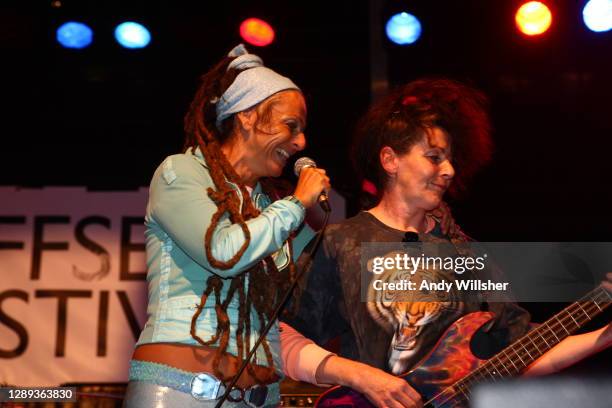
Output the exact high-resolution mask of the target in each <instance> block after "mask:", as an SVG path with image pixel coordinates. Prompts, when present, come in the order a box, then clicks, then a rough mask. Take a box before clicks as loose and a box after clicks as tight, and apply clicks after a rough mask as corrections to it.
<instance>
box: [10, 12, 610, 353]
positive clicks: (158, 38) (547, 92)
mask: <svg viewBox="0 0 612 408" xmlns="http://www.w3.org/2000/svg"><path fill="white" fill-rule="evenodd" d="M519 3H520V2H518V1H514V0H499V1H497V0H496V1H490V0H462V1H452V0H447V1H444V0H415V1H411V2H403V1H382V0H381V1H380V2H376V1H374V0H372V1H370V2H368V1H349V0H336V1H301V2H296V1H279V0H274V1H261V2H251V1H248V2H247V1H244V2H239V1H229V0H228V1H225V2H221V1H215V2H209V1H193V2H189V1H177V0H172V1H171V0H147V1H145V0H140V1H128V0H105V1H99V0H60V1H59V2H57V1H56V2H53V1H51V0H44V1H42V0H41V1H34V0H30V1H27V0H19V1H18V0H3V1H2V3H1V4H0V56H1V57H0V58H1V61H2V62H1V64H0V98H1V99H0V100H2V105H3V106H2V110H1V112H2V113H1V114H0V115H1V118H2V120H1V121H0V136H1V140H2V147H1V149H0V151H1V152H2V160H0V185H18V186H30V187H36V186H48V185H75V186H87V187H89V188H91V189H102V190H117V189H119V190H123V189H134V188H137V187H139V186H145V185H147V184H148V181H149V178H150V176H151V174H152V172H153V170H154V169H155V167H156V166H157V165H158V163H159V162H160V161H161V160H162V159H163V158H164V157H165V156H166V155H168V154H172V153H175V152H177V151H179V150H180V148H181V146H182V115H183V114H184V112H185V110H186V109H187V106H188V104H189V101H190V99H191V96H192V95H193V93H194V91H195V87H196V83H197V77H198V75H199V74H201V73H202V72H204V71H205V70H206V69H208V68H209V67H210V66H211V65H212V64H213V63H214V62H215V61H217V60H218V59H219V58H220V57H221V56H222V55H223V54H225V53H226V52H227V51H228V50H229V49H231V48H232V47H233V46H234V45H236V44H237V43H239V42H240V41H241V40H240V37H239V34H238V25H239V24H240V22H241V21H242V20H243V19H245V18H247V17H260V18H263V19H265V20H267V21H268V22H270V23H271V24H272V25H273V26H274V27H275V29H276V36H277V38H276V41H275V42H274V43H273V44H272V45H271V46H269V47H265V48H257V47H250V49H251V50H252V51H253V52H255V53H257V54H259V55H261V56H262V57H263V59H264V61H265V62H266V63H267V65H269V66H271V67H273V68H275V69H277V70H278V71H279V72H281V73H284V74H286V75H288V76H290V77H291V78H293V79H294V80H295V82H296V83H298V84H299V85H300V86H301V87H302V88H303V90H304V92H305V94H306V96H307V101H308V109H309V118H308V127H307V138H308V144H309V146H308V149H307V151H305V152H304V154H305V155H308V156H312V157H313V158H315V159H316V160H317V162H318V163H320V166H321V167H324V168H326V169H328V171H329V173H330V174H331V177H332V183H333V185H334V186H335V188H336V189H337V190H338V191H340V192H341V193H342V194H343V195H345V197H346V198H347V200H348V201H349V208H348V211H349V214H354V213H355V212H356V211H357V210H358V204H357V202H358V200H357V197H358V195H359V186H358V185H357V184H356V182H355V177H354V174H353V172H352V170H351V167H350V164H349V160H348V158H347V148H348V144H349V140H350V134H351V131H352V128H353V126H354V124H355V122H356V120H357V119H358V117H359V116H360V115H361V114H362V113H363V112H364V111H365V110H366V108H367V106H368V104H369V102H370V98H371V95H370V78H371V69H372V67H380V66H381V64H382V61H377V60H376V58H378V57H380V56H381V55H382V56H384V57H385V58H386V64H387V67H388V68H387V69H386V72H387V75H388V80H389V82H390V84H391V85H394V84H400V83H404V82H406V81H409V80H412V79H415V78H419V77H422V76H446V77H450V78H455V79H458V80H462V81H465V82H467V83H470V84H472V85H474V86H476V87H478V88H480V89H482V90H483V91H484V92H485V93H486V94H487V95H488V97H489V99H490V111H491V115H492V119H493V125H494V140H495V145H496V150H495V156H494V161H493V163H492V164H491V165H490V166H489V167H488V168H486V169H485V170H484V171H483V172H482V173H481V174H480V175H479V176H477V177H476V179H475V180H474V182H473V183H472V186H471V188H470V190H469V191H468V193H467V194H466V195H465V197H462V198H461V199H460V200H459V199H457V200H456V199H451V200H450V202H451V204H452V206H453V209H454V212H455V215H456V218H457V219H458V221H459V222H460V224H461V225H462V226H463V227H464V229H465V230H466V231H467V232H468V233H469V234H470V235H472V236H473V237H475V238H476V239H479V240H482V241H538V240H542V241H610V240H611V234H612V216H611V215H610V208H612V193H611V192H610V182H609V178H610V175H611V171H610V170H611V169H612V164H611V163H612V160H611V158H610V147H611V145H612V144H611V143H610V138H611V137H612V108H611V103H610V95H612V76H611V75H610V72H612V53H611V52H610V51H611V50H612V47H611V45H612V34H611V33H610V32H608V33H602V34H596V33H592V32H590V31H589V30H588V29H587V28H586V27H585V26H584V24H583V23H582V20H581V19H582V17H581V8H582V7H583V5H584V3H585V1H558V0H557V1H552V0H551V1H549V2H547V3H548V4H549V6H550V7H551V9H552V11H553V26H552V27H551V29H550V30H549V32H547V33H546V34H545V35H543V36H541V37H539V38H526V37H524V36H522V35H521V34H519V33H518V32H517V31H516V29H515V27H514V12H515V10H516V9H517V7H518V5H519ZM58 5H59V7H58ZM377 5H378V6H379V8H380V12H381V15H380V17H379V18H376V17H374V18H373V17H372V10H373V9H376V8H377ZM404 10H405V11H408V12H411V13H413V14H415V15H418V16H419V18H420V19H421V22H422V23H423V35H422V37H421V39H420V41H419V42H418V43H417V44H415V45H413V46H409V47H400V46H396V45H393V44H391V43H389V42H388V41H387V40H386V39H384V38H383V39H382V41H381V43H382V46H381V47H378V48H377V49H375V50H373V49H372V48H371V46H370V42H371V33H370V25H371V23H372V22H374V24H375V25H378V26H380V27H383V26H384V23H385V21H386V19H387V18H388V17H389V16H390V15H391V14H392V13H394V12H397V11H404ZM68 19H75V20H80V21H83V22H86V23H88V24H89V25H90V26H91V27H92V28H93V29H94V31H95V34H94V43H93V44H92V45H91V46H90V47H89V48H87V49H84V50H82V51H74V50H67V49H63V48H61V47H60V46H59V45H58V44H57V42H56V41H55V29H56V28H57V27H58V26H59V24H60V23H62V22H64V21H66V20H68ZM125 20H136V21H140V22H143V23H145V24H146V25H147V26H148V27H149V29H150V31H151V33H152V36H153V40H152V42H151V44H150V46H149V47H148V48H146V49H143V50H138V51H130V50H125V49H122V48H120V47H119V46H118V45H117V44H116V43H115V41H114V39H113V36H112V32H113V28H114V26H115V25H116V24H117V23H119V22H121V21H125ZM380 35H383V34H382V32H381V34H380ZM371 55H374V56H375V57H374V60H372V58H371ZM376 56H378V57H376ZM289 177H291V176H290V175H289ZM529 308H530V309H531V310H532V311H533V312H534V314H535V316H536V320H540V321H541V320H542V319H543V318H544V317H545V316H546V315H548V314H549V313H550V312H552V311H553V308H552V307H551V308H549V307H546V308H544V307H538V306H537V305H530V307H529ZM606 356H607V357H609V356H610V353H607V354H606Z"/></svg>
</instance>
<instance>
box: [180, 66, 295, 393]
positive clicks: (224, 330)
mask: <svg viewBox="0 0 612 408" xmlns="http://www.w3.org/2000/svg"><path fill="white" fill-rule="evenodd" d="M232 60H233V58H230V57H226V58H224V59H223V60H221V61H220V62H219V63H218V64H217V65H215V66H214V67H213V68H212V69H211V70H210V71H208V72H207V73H206V74H204V75H203V76H202V77H201V83H200V86H199V88H198V90H197V92H196V95H195V97H194V99H193V101H192V102H191V106H190V109H189V111H188V112H187V114H186V116H185V121H184V126H185V145H184V149H185V151H187V150H189V149H195V148H199V149H200V150H201V152H202V154H203V155H204V159H205V160H206V164H207V165H208V167H209V170H210V175H211V178H212V180H213V182H214V185H215V188H214V189H213V188H208V190H207V191H206V192H204V191H203V192H202V193H203V194H208V196H209V197H210V198H211V199H212V200H213V201H214V202H215V204H216V205H217V211H216V212H215V214H213V216H212V220H211V223H210V226H209V227H208V230H207V231H206V234H205V236H204V237H202V245H203V246H204V248H205V252H206V257H207V259H208V262H209V263H210V265H211V266H212V267H214V268H218V269H222V270H224V269H229V268H231V267H233V266H234V265H235V264H236V263H237V262H238V260H240V258H241V257H242V255H243V254H244V252H245V251H246V249H247V247H248V246H249V244H250V242H251V238H252V237H251V234H250V231H249V229H248V228H247V225H246V221H247V220H249V219H251V218H254V217H256V216H258V215H259V210H258V209H257V208H255V206H254V205H253V203H252V201H251V200H248V199H245V200H244V202H243V205H242V206H241V205H240V201H239V198H238V195H237V194H236V192H235V191H234V189H233V188H232V187H231V186H230V185H229V184H228V183H227V182H226V179H227V180H229V181H231V182H233V183H234V184H236V185H238V187H239V188H240V191H241V193H242V196H243V197H249V196H250V194H249V193H248V191H247V190H246V186H245V185H244V184H243V183H242V182H241V181H240V179H239V177H238V175H237V174H236V171H235V170H234V168H233V167H232V166H231V164H230V163H229V161H228V160H227V158H226V157H225V155H224V154H223V152H222V150H221V146H222V145H223V144H224V143H225V142H227V141H228V140H229V138H230V137H231V135H232V134H233V132H234V130H235V128H234V126H236V121H235V115H231V116H230V117H228V118H227V119H225V120H224V121H223V122H222V123H221V126H220V129H218V128H217V127H216V123H215V122H216V117H217V115H216V106H215V104H216V101H218V99H219V98H220V97H221V95H223V92H225V90H226V89H227V88H228V87H229V86H230V85H231V84H232V82H233V81H234V79H235V78H236V76H237V75H238V74H239V73H240V72H239V71H236V70H235V69H229V70H228V66H229V63H230V62H231V61H232ZM276 95H278V94H276ZM275 103H276V96H275V95H273V96H271V97H269V98H267V99H266V100H264V101H263V102H261V103H259V104H257V105H256V106H254V107H252V108H251V109H255V110H256V111H257V113H258V115H257V123H256V124H255V126H256V127H258V126H259V125H261V124H263V125H266V124H268V123H269V120H270V116H271V111H272V107H273V106H274V105H275ZM260 182H261V185H262V188H263V189H264V191H265V192H266V193H267V194H268V195H269V196H271V197H272V198H279V195H278V194H276V193H275V191H278V190H276V189H275V187H276V185H275V183H274V182H273V181H272V180H268V179H262V180H260ZM225 213H229V219H230V221H231V222H232V223H235V224H239V225H240V226H241V228H242V231H243V234H244V237H245V241H244V243H243V245H242V247H240V249H239V250H238V252H237V253H236V254H235V255H234V256H233V257H232V258H231V259H229V260H228V261H221V260H219V259H216V258H215V257H214V256H213V254H212V245H211V242H212V236H213V233H214V231H215V229H216V227H217V225H218V223H219V220H220V219H221V217H222V216H223V214H225ZM289 248H290V251H291V239H289ZM292 258H293V256H292V255H291V261H290V263H289V266H288V267H287V268H285V269H283V270H282V271H279V270H278V269H277V267H276V264H275V263H274V260H273V259H272V257H271V256H267V257H266V258H264V259H263V260H261V261H260V262H258V263H257V264H256V265H255V266H253V267H251V268H250V269H249V270H248V271H246V273H242V274H240V275H238V276H236V277H234V278H232V279H231V280H229V288H228V291H227V296H226V298H225V299H222V298H221V289H222V288H223V286H224V285H227V284H228V280H225V279H221V278H220V277H219V276H217V275H212V276H210V277H209V278H208V280H207V282H206V288H205V290H204V292H203V293H202V297H201V300H200V304H199V306H198V308H197V310H196V313H195V314H194V315H193V317H192V319H191V336H192V337H193V338H194V339H195V340H196V341H197V342H198V343H199V344H201V345H205V346H215V347H217V350H216V354H215V358H214V361H213V368H214V371H215V375H216V376H217V377H218V378H220V379H221V380H222V381H228V380H229V379H230V378H231V377H226V376H224V375H223V373H221V371H220V369H219V366H220V362H221V358H222V356H223V355H224V354H225V353H226V351H227V347H228V343H229V337H230V321H229V317H228V314H227V308H228V306H229V304H230V301H231V300H232V298H234V297H237V299H238V303H239V309H238V325H237V327H236V329H235V330H236V344H237V348H238V358H239V359H240V360H243V359H244V357H245V356H246V354H247V352H248V349H249V347H250V339H251V308H253V309H254V310H255V315H256V316H257V318H258V319H259V323H260V327H261V328H263V327H264V326H265V324H266V322H267V321H268V320H269V319H270V317H271V315H272V312H273V311H274V307H275V306H276V305H277V303H278V302H279V301H280V297H281V296H282V294H283V293H284V292H285V291H286V289H287V287H288V285H289V282H290V281H292V280H293V279H294V277H295V264H294V262H293V259H292ZM247 275H249V277H248V285H247V284H246V281H247ZM247 286H248V288H247V289H246V290H245V288H246V287H247ZM210 296H214V304H215V312H216V315H217V328H216V333H215V334H214V335H213V336H212V337H211V338H210V339H208V340H204V339H202V338H200V337H199V336H198V334H197V330H196V329H197V319H198V317H199V316H200V314H201V312H202V310H203V308H204V306H205V305H206V302H207V300H208V298H209V297H210ZM262 346H263V349H264V351H265V354H266V359H267V363H268V372H265V371H263V370H262V371H263V376H258V375H257V374H256V372H255V370H254V369H253V368H252V366H251V365H248V366H247V369H248V370H249V373H250V374H251V375H252V376H253V377H254V378H256V379H257V381H258V382H259V383H260V384H263V383H265V382H266V381H267V380H268V379H269V378H271V376H272V374H273V370H274V363H273V359H272V353H271V350H270V346H269V344H268V343H267V341H264V342H263V343H262Z"/></svg>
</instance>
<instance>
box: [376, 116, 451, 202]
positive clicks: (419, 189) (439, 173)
mask: <svg viewBox="0 0 612 408" xmlns="http://www.w3.org/2000/svg"><path fill="white" fill-rule="evenodd" d="M393 164H394V165H393V168H392V172H391V176H392V178H391V181H390V182H389V186H388V188H393V189H397V190H396V191H397V192H398V193H399V196H400V197H402V198H403V200H404V202H405V203H406V204H407V205H408V206H409V207H412V208H416V209H421V210H425V211H430V210H433V209H435V208H437V207H438V206H439V205H440V202H441V201H442V196H443V195H444V193H445V192H446V190H447V189H448V187H449V186H450V183H451V181H452V179H453V176H454V175H455V169H454V168H453V165H452V164H451V147H450V140H449V137H448V134H447V133H446V132H445V131H444V130H442V129H441V128H438V127H434V128H431V129H430V130H429V131H428V132H427V134H426V135H424V136H423V137H422V138H421V140H420V141H418V142H417V143H415V144H414V145H413V146H412V147H411V148H410V150H409V151H408V152H407V153H405V154H403V155H399V156H395V158H394V163H393Z"/></svg>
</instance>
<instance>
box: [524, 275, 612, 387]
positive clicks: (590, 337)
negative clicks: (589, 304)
mask: <svg viewBox="0 0 612 408" xmlns="http://www.w3.org/2000/svg"><path fill="white" fill-rule="evenodd" d="M606 278H607V280H604V281H602V282H601V286H602V287H603V288H604V289H605V290H606V291H607V292H608V293H609V294H610V298H612V272H610V273H608V274H606ZM610 346H612V324H610V323H608V324H607V325H606V326H604V327H602V328H601V329H598V330H594V331H591V332H588V333H584V334H578V335H575V336H570V337H567V338H566V339H564V340H563V341H561V342H560V343H559V344H557V345H556V346H555V347H553V348H552V349H551V350H550V351H548V352H547V353H546V354H544V355H543V356H542V357H540V358H539V359H538V360H536V361H535V362H534V363H533V364H532V365H531V366H530V367H529V368H528V369H527V371H526V372H525V375H529V376H531V375H546V374H551V373H554V372H556V371H560V370H563V369H564V368H567V367H569V366H571V365H572V364H575V363H577V362H579V361H581V360H583V359H585V358H587V357H589V356H590V355H593V354H596V353H599V352H600V351H603V350H605V349H607V348H608V347H610Z"/></svg>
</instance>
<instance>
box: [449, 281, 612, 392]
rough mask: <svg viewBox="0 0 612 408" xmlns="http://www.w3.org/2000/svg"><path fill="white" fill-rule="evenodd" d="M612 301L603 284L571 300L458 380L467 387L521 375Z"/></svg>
mask: <svg viewBox="0 0 612 408" xmlns="http://www.w3.org/2000/svg"><path fill="white" fill-rule="evenodd" d="M610 301H612V297H611V296H610V294H609V293H608V292H607V291H606V290H605V289H604V288H603V287H602V286H601V285H600V286H598V287H597V288H595V289H594V290H593V291H591V292H590V293H588V294H587V295H585V296H584V297H583V298H582V299H580V300H578V301H577V302H574V303H572V304H571V305H569V306H568V307H566V308H565V309H563V310H562V311H561V312H559V313H557V314H556V315H554V316H553V317H551V318H550V319H548V320H547V321H545V322H544V323H542V324H541V325H539V326H538V327H537V328H535V329H533V330H531V331H530V332H529V333H527V334H526V335H524V336H523V337H521V338H520V339H518V340H517V341H515V342H514V343H513V344H511V345H510V346H508V347H507V348H505V349H504V350H502V351H501V352H499V353H497V354H496V355H495V356H494V357H493V358H491V359H489V360H488V361H487V362H486V363H484V364H483V365H481V366H480V367H479V368H478V369H476V370H475V371H473V372H472V373H471V374H469V375H468V376H466V377H465V378H463V379H462V380H460V381H458V382H457V383H455V386H456V387H459V389H465V390H468V389H469V388H471V386H472V385H473V384H475V383H478V382H482V381H487V380H488V381H490V380H495V379H497V378H502V377H511V376H515V375H518V374H521V373H522V372H524V371H525V370H526V368H527V367H528V366H529V365H530V364H531V363H533V362H534V361H535V360H537V359H538V358H539V357H541V356H542V354H544V353H546V352H547V351H548V350H550V349H551V348H553V347H554V346H555V345H557V344H559V342H561V340H563V339H565V338H566V337H568V336H570V335H571V334H572V333H574V332H576V331H577V330H578V329H580V328H581V327H583V326H584V325H585V324H586V323H588V322H589V321H590V320H592V319H593V318H594V317H595V316H597V315H599V314H600V313H601V312H603V311H604V310H605V309H606V308H607V307H608V306H609V305H610Z"/></svg>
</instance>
